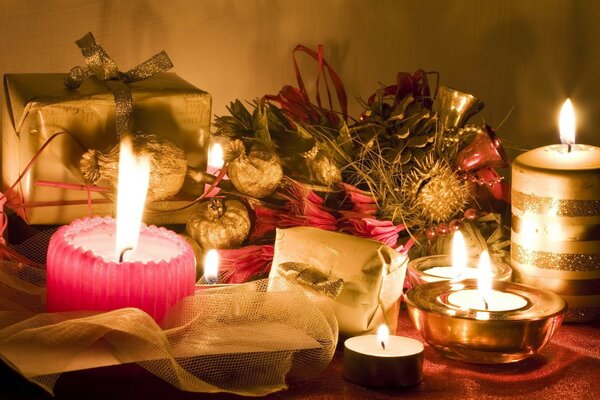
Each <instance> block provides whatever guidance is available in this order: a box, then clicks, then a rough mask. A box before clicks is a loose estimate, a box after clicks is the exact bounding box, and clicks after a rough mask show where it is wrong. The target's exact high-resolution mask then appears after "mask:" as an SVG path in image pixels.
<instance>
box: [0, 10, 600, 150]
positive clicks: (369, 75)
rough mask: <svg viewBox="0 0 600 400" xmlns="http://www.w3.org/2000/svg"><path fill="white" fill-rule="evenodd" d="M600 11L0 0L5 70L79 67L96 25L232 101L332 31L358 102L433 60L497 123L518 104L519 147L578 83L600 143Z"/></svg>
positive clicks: (588, 138) (548, 132)
mask: <svg viewBox="0 0 600 400" xmlns="http://www.w3.org/2000/svg"><path fill="white" fill-rule="evenodd" d="M599 15H600V2H599V1H585V0H580V1H577V0H563V1H556V0H555V1H551V0H545V1H542V0H528V1H522V0H506V1H502V0H496V1H484V0H481V1H475V0H472V1H466V0H462V1H441V0H440V1H419V0H415V1H400V0H396V1H393V0H377V1H368V0H296V1H294V0H237V1H236V0H155V1H141V0H128V1H116V0H114V1H101V0H95V1H94V0H78V1H75V0H74V1H66V0H64V1H58V0H45V1H38V0H25V1H16V0H15V1H8V0H0V73H7V72H42V71H47V72H60V71H65V72H66V71H68V70H69V69H70V68H71V67H72V66H74V65H78V64H80V63H81V62H82V57H81V55H80V53H79V51H78V49H77V48H76V47H75V45H74V44H73V41H74V40H76V39H78V38H79V37H80V36H82V35H83V34H84V33H86V32H88V31H92V32H94V34H95V36H96V38H97V39H98V41H99V43H101V44H102V45H103V46H104V48H105V49H106V50H107V51H108V53H109V54H110V55H111V56H112V57H113V58H114V59H115V60H116V61H117V62H118V63H119V65H120V67H121V69H123V70H125V69H127V68H130V67H132V66H133V65H135V64H136V63H138V62H141V61H143V60H145V59H146V58H148V57H149V56H151V55H153V54H155V53H157V52H158V51H160V50H162V49H165V50H167V52H168V54H169V55H170V56H171V58H172V59H173V62H174V64H175V71H176V72H177V73H179V74H180V75H181V76H183V77H185V78H186V79H187V80H189V81H190V82H192V83H194V84H195V85H197V86H199V87H201V88H203V89H205V90H207V91H209V92H210V93H211V94H212V95H213V101H214V106H213V107H214V112H215V113H217V114H219V113H223V112H224V109H225V105H226V104H227V103H228V102H229V101H230V100H232V99H234V98H236V97H238V98H241V99H251V98H254V97H256V96H260V95H263V94H265V93H275V92H277V91H278V89H279V88H280V87H281V86H282V85H283V84H285V83H293V82H294V75H293V71H292V64H291V50H292V48H293V47H294V46H295V45H296V44H297V43H302V44H305V45H308V46H311V47H316V45H317V44H319V43H322V44H324V45H325V46H326V56H327V58H328V60H329V61H330V62H331V64H332V65H333V66H335V68H337V71H338V72H339V73H340V75H341V76H342V77H343V79H344V82H345V83H346V89H347V91H348V93H349V95H350V100H351V110H352V111H353V112H354V113H355V114H356V113H358V112H359V110H360V108H359V106H358V104H357V103H356V101H354V96H355V95H361V96H363V97H367V96H368V95H369V94H370V93H371V91H372V90H373V89H374V88H376V87H377V85H378V82H385V83H391V82H393V80H394V77H395V74H396V72H398V71H411V72H412V71H414V70H416V69H418V68H423V69H425V70H437V71H439V72H440V73H441V78H442V83H444V84H446V85H449V86H453V87H456V88H461V89H463V90H464V91H468V92H471V93H473V94H475V95H477V96H478V97H480V98H482V99H484V100H485V102H486V103H487V106H486V108H485V110H484V112H483V113H482V114H480V115H481V116H483V117H484V118H485V119H486V121H488V122H489V123H490V124H492V125H494V126H496V125H498V124H499V123H500V122H501V121H502V120H503V119H504V118H505V117H506V116H507V114H508V113H509V112H510V110H511V109H512V110H513V112H512V114H510V116H509V117H508V119H507V121H506V123H505V124H504V125H503V126H502V127H501V128H500V130H499V132H500V134H501V135H502V136H503V137H505V138H506V139H509V140H510V141H511V142H514V143H515V144H517V145H518V146H519V147H523V148H530V147H532V146H533V147H534V146H538V145H542V144H548V143H551V142H555V141H557V140H558V138H557V133H556V131H557V128H556V126H557V123H556V120H557V114H558V110H559V107H560V104H561V103H562V101H563V99H564V98H565V97H566V96H571V97H572V98H573V101H574V104H575V106H576V108H577V111H578V116H579V129H578V132H579V138H580V139H579V140H578V141H580V142H587V143H590V144H596V145H600V136H598V134H597V133H596V132H599V131H600V98H599V93H600V77H599V76H598V74H599V73H600V43H599V36H600V27H599V26H598V16H599ZM305 66H306V67H307V68H309V67H311V66H312V65H309V64H308V63H307V64H305ZM309 72H310V71H309V70H308V69H307V73H309Z"/></svg>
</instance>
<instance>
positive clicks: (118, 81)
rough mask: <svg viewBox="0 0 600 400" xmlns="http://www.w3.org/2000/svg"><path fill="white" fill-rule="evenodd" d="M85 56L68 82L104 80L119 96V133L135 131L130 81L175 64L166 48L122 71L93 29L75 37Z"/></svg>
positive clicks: (76, 84)
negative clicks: (92, 79) (87, 79)
mask: <svg viewBox="0 0 600 400" xmlns="http://www.w3.org/2000/svg"><path fill="white" fill-rule="evenodd" d="M75 43H76V44H77V46H79V48H80V49H81V53H82V54H83V57H84V58H85V63H86V64H87V66H86V67H81V66H77V67H74V68H72V69H71V71H70V72H69V75H68V76H67V78H66V79H65V86H66V87H68V88H69V89H77V88H78V87H79V86H80V85H81V83H82V82H83V80H84V79H85V78H87V77H90V76H95V77H96V78H97V79H99V80H101V81H104V82H105V83H106V85H107V86H108V88H109V89H110V91H111V92H112V94H113V96H114V97H115V125H116V132H117V135H121V134H124V133H130V132H131V113H132V111H133V98H132V96H131V90H130V89H129V87H128V86H127V84H128V83H131V82H136V81H141V80H144V79H146V78H149V77H151V76H153V75H156V74H158V73H160V72H165V71H168V70H169V69H171V68H172V67H173V63H172V62H171V59H170V58H169V56H168V55H167V53H166V52H164V51H161V52H160V53H158V54H156V55H154V56H153V57H151V58H150V59H148V60H146V61H144V62H143V63H141V64H140V65H138V66H137V67H134V68H132V69H130V70H129V71H127V72H121V71H119V68H118V67H117V63H115V62H114V61H113V59H112V58H110V57H109V56H108V54H107V53H106V51H104V49H103V48H102V47H101V46H100V45H99V44H97V43H96V39H95V38H94V35H92V33H91V32H88V33H87V34H85V36H83V37H82V38H81V39H79V40H77V41H75Z"/></svg>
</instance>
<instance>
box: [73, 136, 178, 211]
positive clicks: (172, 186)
mask: <svg viewBox="0 0 600 400" xmlns="http://www.w3.org/2000/svg"><path fill="white" fill-rule="evenodd" d="M130 138H131V142H132V146H133V151H134V152H135V154H136V155H138V156H144V157H147V158H148V159H149V161H150V182H149V185H148V198H147V200H148V201H156V200H164V199H168V198H169V197H172V196H174V195H175V194H177V192H179V190H180V189H181V187H182V186H183V182H184V180H185V176H186V173H187V169H188V166H187V158H186V155H185V152H184V151H183V150H182V149H181V148H180V147H179V146H177V144H175V142H173V141H172V140H171V139H168V138H165V137H161V136H158V135H154V134H148V133H139V134H135V135H130ZM119 149H120V145H119V144H117V145H115V146H114V147H113V148H112V149H110V150H109V151H107V152H106V153H103V152H101V151H99V150H95V149H92V150H88V151H87V152H85V153H84V154H83V156H82V157H81V160H80V162H79V169H80V171H81V174H82V175H83V177H84V179H85V180H86V181H87V182H89V183H91V184H92V185H96V184H98V183H99V182H106V184H108V186H110V187H112V188H115V189H116V187H117V178H118V176H119Z"/></svg>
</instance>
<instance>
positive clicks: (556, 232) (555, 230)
mask: <svg viewBox="0 0 600 400" xmlns="http://www.w3.org/2000/svg"><path fill="white" fill-rule="evenodd" d="M558 206H559V204H558V200H556V199H553V200H552V207H550V209H549V210H548V211H547V212H546V216H548V217H549V218H548V220H549V221H550V222H549V223H548V224H547V225H546V232H547V234H548V236H550V237H551V238H554V239H555V240H558V238H560V237H562V234H563V227H562V225H561V224H559V223H557V222H552V221H554V217H556V215H557V214H558Z"/></svg>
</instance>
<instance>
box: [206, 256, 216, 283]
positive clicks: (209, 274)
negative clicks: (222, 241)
mask: <svg viewBox="0 0 600 400" xmlns="http://www.w3.org/2000/svg"><path fill="white" fill-rule="evenodd" d="M218 277H219V253H218V252H217V250H215V249H212V250H209V251H208V252H207V253H206V256H204V279H205V280H206V282H209V283H212V282H216V281H217V279H218Z"/></svg>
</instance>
